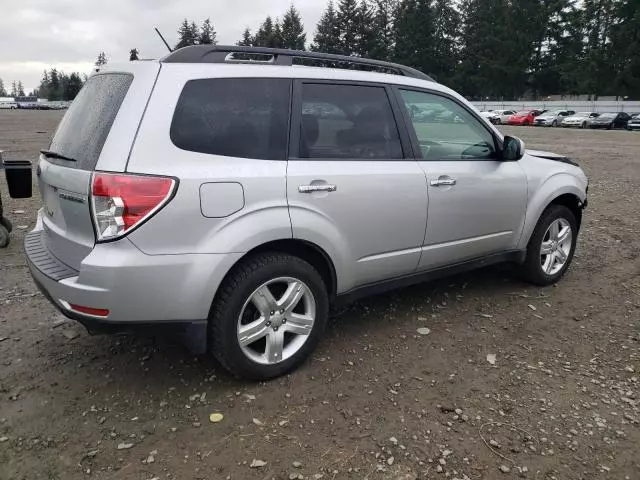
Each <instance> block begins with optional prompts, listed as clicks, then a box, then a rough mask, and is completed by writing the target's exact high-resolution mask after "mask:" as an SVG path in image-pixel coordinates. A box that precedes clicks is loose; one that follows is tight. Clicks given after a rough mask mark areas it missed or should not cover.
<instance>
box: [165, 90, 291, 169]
mask: <svg viewBox="0 0 640 480" xmlns="http://www.w3.org/2000/svg"><path fill="white" fill-rule="evenodd" d="M290 91H291V81H290V80H287V79H280V78H215V79H201V80H190V81H188V82H187V83H186V85H185V86H184V89H183V90H182V93H181V94H180V98H179V99H178V104H177V106H176V110H175V113H174V116H173V121H172V122H171V141H172V142H173V143H174V145H175V146H176V147H178V148H180V149H182V150H188V151H191V152H199V153H206V154H210V155H222V156H225V157H240V158H255V159H270V160H284V159H286V156H287V141H288V135H289V128H288V124H289V97H290Z"/></svg>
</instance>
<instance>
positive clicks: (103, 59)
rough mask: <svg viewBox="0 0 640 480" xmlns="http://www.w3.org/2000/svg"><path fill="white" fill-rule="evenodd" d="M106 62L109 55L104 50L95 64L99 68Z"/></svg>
mask: <svg viewBox="0 0 640 480" xmlns="http://www.w3.org/2000/svg"><path fill="white" fill-rule="evenodd" d="M106 64H107V55H106V54H105V53H104V52H100V53H99V54H98V59H97V60H96V63H95V65H96V67H98V68H99V67H101V66H103V65H106Z"/></svg>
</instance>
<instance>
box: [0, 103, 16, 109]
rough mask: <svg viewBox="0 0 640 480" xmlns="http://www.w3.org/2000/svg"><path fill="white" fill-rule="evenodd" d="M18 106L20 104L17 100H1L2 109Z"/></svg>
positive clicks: (0, 107)
mask: <svg viewBox="0 0 640 480" xmlns="http://www.w3.org/2000/svg"><path fill="white" fill-rule="evenodd" d="M16 108H18V104H17V103H16V102H0V109H3V110H15V109H16Z"/></svg>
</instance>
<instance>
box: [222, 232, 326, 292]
mask: <svg viewBox="0 0 640 480" xmlns="http://www.w3.org/2000/svg"><path fill="white" fill-rule="evenodd" d="M267 252H278V253H286V254H289V255H293V256H296V257H298V258H301V259H302V260H304V261H306V262H308V263H309V264H310V265H311V266H313V267H314V268H315V269H316V270H317V271H318V273H319V274H320V277H321V278H322V280H323V282H324V284H325V285H326V287H327V293H328V295H329V299H330V300H332V299H333V298H334V297H335V295H336V291H337V285H338V280H337V274H336V269H335V265H334V263H333V260H332V259H331V257H330V256H329V255H328V254H327V252H325V251H324V250H323V249H322V248H321V247H319V246H318V245H316V244H314V243H311V242H309V241H306V240H301V239H296V238H286V239H280V240H272V241H269V242H266V243H263V244H261V245H258V246H256V247H254V248H252V249H251V250H249V251H248V252H246V253H245V254H244V255H242V257H240V258H239V259H238V260H237V261H236V262H235V263H234V264H233V265H232V266H231V268H230V269H229V271H227V273H226V274H225V276H224V278H223V279H222V282H220V285H222V284H223V283H224V282H225V281H226V280H227V278H228V277H229V275H230V274H231V273H232V272H233V271H234V270H235V268H236V267H237V266H238V265H239V264H240V263H242V262H244V261H245V260H246V259H247V258H249V257H252V256H254V255H259V254H261V253H267ZM218 289H219V288H218ZM217 294H218V292H216V294H215V295H214V299H213V300H214V302H215V297H216V296H217Z"/></svg>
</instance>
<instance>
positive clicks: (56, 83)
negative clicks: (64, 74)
mask: <svg viewBox="0 0 640 480" xmlns="http://www.w3.org/2000/svg"><path fill="white" fill-rule="evenodd" d="M61 87H62V85H61V84H60V74H59V72H58V70H56V69H55V68H52V69H51V71H50V72H49V91H48V92H47V98H48V99H49V100H61V99H62V88H61Z"/></svg>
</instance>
